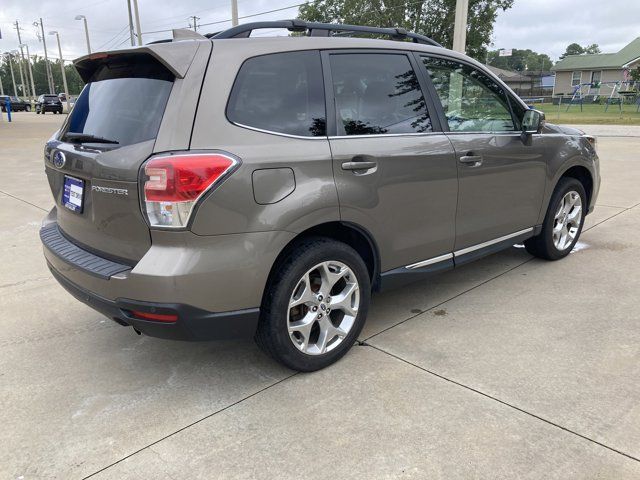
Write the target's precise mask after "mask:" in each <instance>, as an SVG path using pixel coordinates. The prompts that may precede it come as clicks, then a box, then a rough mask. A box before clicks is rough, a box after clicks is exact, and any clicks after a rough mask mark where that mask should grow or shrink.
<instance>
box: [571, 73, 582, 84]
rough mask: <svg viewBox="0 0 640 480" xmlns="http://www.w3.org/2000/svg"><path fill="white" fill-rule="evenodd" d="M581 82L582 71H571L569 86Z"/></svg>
mask: <svg viewBox="0 0 640 480" xmlns="http://www.w3.org/2000/svg"><path fill="white" fill-rule="evenodd" d="M581 83H582V72H573V75H571V86H572V87H577V86H578V85H580V84H581Z"/></svg>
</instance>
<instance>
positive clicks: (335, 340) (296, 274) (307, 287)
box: [255, 237, 371, 372]
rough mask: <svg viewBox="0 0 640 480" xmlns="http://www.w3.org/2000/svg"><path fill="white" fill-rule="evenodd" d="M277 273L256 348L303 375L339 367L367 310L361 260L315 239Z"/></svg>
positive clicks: (269, 290)
mask: <svg viewBox="0 0 640 480" xmlns="http://www.w3.org/2000/svg"><path fill="white" fill-rule="evenodd" d="M276 268H277V269H276V270H274V272H273V273H272V274H271V275H270V277H269V280H268V285H267V287H266V289H265V293H264V298H263V300H262V306H261V309H260V321H259V324H258V329H257V331H256V336H255V340H256V343H257V344H258V345H259V346H260V348H262V350H264V351H265V352H266V353H267V354H269V355H270V356H271V357H273V358H274V359H275V360H277V361H278V362H280V363H282V364H283V365H285V366H287V367H289V368H291V369H293V370H298V371H301V372H312V371H315V370H319V369H321V368H324V367H326V366H328V365H331V364H332V363H334V362H336V361H338V360H339V359H340V358H341V357H342V356H343V355H344V354H345V353H347V351H348V350H349V349H350V348H351V347H352V346H353V344H354V343H355V342H356V340H357V338H358V335H359V334H360V331H361V330H362V327H363V325H364V322H365V320H366V317H367V312H368V310H369V302H370V299H371V280H370V278H369V272H368V270H367V266H366V265H365V263H364V261H363V260H362V257H360V255H359V254H358V253H357V252H356V251H355V250H354V249H353V248H351V247H350V246H348V245H346V244H344V243H342V242H337V241H335V240H332V239H329V238H324V237H312V238H308V239H305V240H302V241H300V242H299V243H298V244H297V245H295V247H294V248H293V249H292V250H291V253H290V254H289V255H288V256H287V257H285V258H284V259H283V260H282V262H281V263H280V264H279V265H278V266H277V267H276ZM321 272H324V277H321V276H320V274H321ZM334 281H335V283H333V287H331V285H332V282H334ZM354 284H355V287H354ZM323 285H324V286H323ZM327 292H329V296H327ZM290 303H297V305H295V306H293V307H290ZM354 304H355V308H354ZM327 309H328V310H327ZM347 312H350V314H348V313H347ZM320 317H321V318H320ZM299 325H302V326H300V328H299V329H297V330H291V333H290V327H295V326H299ZM307 326H308V327H307ZM323 339H324V340H325V341H324V342H323ZM323 345H324V347H323Z"/></svg>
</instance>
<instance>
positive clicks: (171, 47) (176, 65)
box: [73, 30, 202, 82]
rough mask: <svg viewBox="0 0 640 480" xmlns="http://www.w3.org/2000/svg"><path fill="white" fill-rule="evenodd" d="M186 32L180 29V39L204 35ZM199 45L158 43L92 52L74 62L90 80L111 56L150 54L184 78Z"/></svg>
mask: <svg viewBox="0 0 640 480" xmlns="http://www.w3.org/2000/svg"><path fill="white" fill-rule="evenodd" d="M174 32H176V31H174ZM184 32H185V31H184V30H180V31H178V34H177V36H178V40H187V39H191V40H195V39H202V36H201V35H200V34H198V33H196V32H192V33H194V34H195V35H187V34H185V33H184ZM174 38H175V33H174ZM199 46H200V45H199V43H198V42H182V41H177V42H176V43H156V44H149V45H145V46H143V47H135V48H127V49H124V50H114V51H111V52H98V53H92V54H90V55H85V56H83V57H80V58H77V59H75V60H74V61H73V64H74V66H75V67H76V70H77V71H78V73H79V74H80V77H82V80H83V81H84V82H88V81H89V79H90V78H91V76H92V75H93V74H94V73H95V71H96V70H97V69H98V67H99V66H100V65H102V64H104V62H105V61H106V60H107V59H109V58H115V57H122V56H126V55H150V56H152V57H153V58H155V59H156V60H157V61H158V62H159V63H160V64H162V65H163V66H165V67H166V68H167V70H169V71H170V72H171V73H172V74H173V75H175V76H176V77H177V78H184V76H185V75H186V73H187V70H188V69H189V66H190V65H191V62H192V61H193V57H194V56H195V54H196V51H197V50H198V48H199Z"/></svg>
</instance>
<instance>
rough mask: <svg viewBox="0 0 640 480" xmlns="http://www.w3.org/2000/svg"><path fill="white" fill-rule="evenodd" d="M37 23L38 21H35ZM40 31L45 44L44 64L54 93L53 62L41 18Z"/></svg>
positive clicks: (50, 89) (48, 82) (50, 91)
mask: <svg viewBox="0 0 640 480" xmlns="http://www.w3.org/2000/svg"><path fill="white" fill-rule="evenodd" d="M35 23H36V24H37V23H38V22H35ZM39 25H40V32H41V33H42V45H43V46H44V66H45V72H46V74H47V84H48V85H49V93H54V85H53V73H52V72H51V64H50V63H49V55H47V40H46V38H45V36H44V24H43V23H42V18H40V23H39Z"/></svg>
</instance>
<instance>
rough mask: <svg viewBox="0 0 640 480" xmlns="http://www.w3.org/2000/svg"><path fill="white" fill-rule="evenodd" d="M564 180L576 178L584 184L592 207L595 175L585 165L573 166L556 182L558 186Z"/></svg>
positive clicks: (588, 202)
mask: <svg viewBox="0 0 640 480" xmlns="http://www.w3.org/2000/svg"><path fill="white" fill-rule="evenodd" d="M563 178H575V179H576V180H578V181H579V182H580V183H582V186H583V187H584V191H585V193H586V194H587V205H591V199H592V198H593V175H592V174H591V172H590V171H589V169H588V168H587V167H585V166H584V165H573V166H571V167H569V168H567V169H566V170H565V171H564V172H562V174H561V175H560V176H559V177H558V179H557V180H556V186H557V185H558V182H559V181H560V180H561V179H563ZM554 190H555V187H554Z"/></svg>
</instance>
